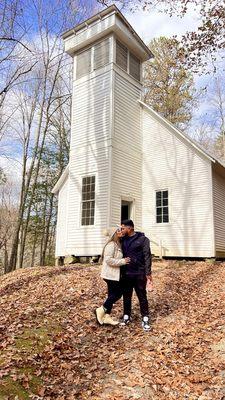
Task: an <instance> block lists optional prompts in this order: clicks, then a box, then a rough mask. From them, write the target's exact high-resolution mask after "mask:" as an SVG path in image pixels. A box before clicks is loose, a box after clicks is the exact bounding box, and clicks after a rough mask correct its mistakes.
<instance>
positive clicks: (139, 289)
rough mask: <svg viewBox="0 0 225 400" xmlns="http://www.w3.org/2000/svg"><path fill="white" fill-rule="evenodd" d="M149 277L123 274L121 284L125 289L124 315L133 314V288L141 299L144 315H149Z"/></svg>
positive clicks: (142, 313)
mask: <svg viewBox="0 0 225 400" xmlns="http://www.w3.org/2000/svg"><path fill="white" fill-rule="evenodd" d="M146 284H147V278H146V276H145V275H133V276H126V275H125V276H123V277H122V280H121V285H122V289H123V309H124V310H123V311H124V315H125V314H126V315H129V316H130V315H131V301H132V294H133V289H134V290H135V292H136V295H137V297H138V300H139V304H140V310H141V315H142V317H148V316H149V307H148V299H147V292H146Z"/></svg>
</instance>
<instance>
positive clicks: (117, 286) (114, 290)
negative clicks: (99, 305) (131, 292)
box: [103, 279, 123, 314]
mask: <svg viewBox="0 0 225 400" xmlns="http://www.w3.org/2000/svg"><path fill="white" fill-rule="evenodd" d="M104 281H105V282H106V283H107V286H108V297H107V299H106V301H105V303H104V304H103V307H104V308H105V309H106V310H107V313H108V314H110V313H111V311H112V307H113V304H114V303H116V302H117V301H118V300H119V299H120V298H121V297H122V295H123V292H122V287H121V283H120V282H118V281H110V280H109V279H104Z"/></svg>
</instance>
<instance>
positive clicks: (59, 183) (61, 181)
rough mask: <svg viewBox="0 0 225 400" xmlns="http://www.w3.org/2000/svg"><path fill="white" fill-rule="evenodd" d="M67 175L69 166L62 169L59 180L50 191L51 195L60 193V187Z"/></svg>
mask: <svg viewBox="0 0 225 400" xmlns="http://www.w3.org/2000/svg"><path fill="white" fill-rule="evenodd" d="M68 175H69V164H68V165H67V167H66V168H65V169H64V171H63V173H62V175H61V176H60V178H59V179H58V181H57V182H56V184H55V186H54V187H53V189H52V191H51V192H52V193H53V194H57V193H58V192H59V191H60V189H61V187H62V185H63V184H64V182H65V180H66V178H67V177H68Z"/></svg>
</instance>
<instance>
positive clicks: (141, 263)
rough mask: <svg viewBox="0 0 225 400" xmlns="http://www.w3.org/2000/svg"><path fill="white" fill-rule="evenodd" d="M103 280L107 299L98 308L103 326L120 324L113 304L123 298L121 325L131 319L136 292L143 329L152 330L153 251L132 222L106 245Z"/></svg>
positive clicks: (119, 229) (126, 222)
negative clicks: (113, 315)
mask: <svg viewBox="0 0 225 400" xmlns="http://www.w3.org/2000/svg"><path fill="white" fill-rule="evenodd" d="M102 260H103V262H102V271H101V277H102V278H103V279H104V280H105V282H106V283H107V287H108V297H107V299H106V301H105V302H104V304H103V305H102V306H101V307H98V308H97V309H96V317H97V320H98V322H99V324H100V325H103V324H108V325H118V324H119V321H115V320H114V319H113V318H112V317H111V315H110V314H111V311H112V307H113V304H114V303H116V302H117V301H118V300H119V299H120V298H121V297H122V296H123V320H122V322H121V325H127V324H129V322H130V320H131V303H132V294H133V290H135V292H136V295H137V297H138V300H139V304H140V310H141V317H142V327H143V329H144V330H145V331H148V330H149V329H150V320H149V306H148V299H147V291H146V290H147V289H148V288H150V287H151V285H152V278H151V251H150V242H149V239H148V238H147V237H146V236H145V235H144V233H141V232H135V231H134V223H133V221H132V220H125V221H123V222H122V224H121V227H120V228H118V229H117V230H115V232H114V233H113V235H112V237H111V238H110V239H109V241H108V242H107V243H106V245H105V247H104V249H103V254H102Z"/></svg>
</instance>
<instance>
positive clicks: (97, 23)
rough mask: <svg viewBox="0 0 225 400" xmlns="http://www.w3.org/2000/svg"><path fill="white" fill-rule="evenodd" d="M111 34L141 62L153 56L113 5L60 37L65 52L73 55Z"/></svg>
mask: <svg viewBox="0 0 225 400" xmlns="http://www.w3.org/2000/svg"><path fill="white" fill-rule="evenodd" d="M112 32H114V33H115V34H116V35H117V36H118V38H120V39H121V40H122V41H123V42H124V44H126V45H127V46H128V47H129V48H131V49H132V48H133V50H134V51H135V53H136V54H137V55H138V56H139V57H140V58H141V60H142V61H145V60H148V59H149V58H151V57H152V56H153V55H152V53H151V51H150V50H149V48H148V47H147V46H146V44H145V43H144V42H143V40H142V39H141V38H140V36H139V35H138V34H137V33H136V32H135V30H134V29H133V28H132V26H131V25H130V23H129V22H128V21H127V19H126V18H125V17H124V15H123V14H122V13H121V12H120V10H119V9H118V8H117V7H116V6H115V5H112V6H110V7H107V8H106V9H104V10H102V11H100V12H99V13H98V14H95V15H94V16H92V17H91V18H88V19H87V20H86V21H84V22H82V23H80V24H78V25H76V26H75V27H74V28H72V29H70V30H68V31H66V32H65V33H64V34H63V35H62V38H63V40H64V42H65V51H66V52H67V53H68V54H70V55H73V54H74V53H76V52H77V51H79V50H81V49H82V48H84V47H86V46H88V45H90V44H91V43H93V42H95V41H96V40H99V39H101V38H103V37H105V36H106V35H107V34H109V33H112Z"/></svg>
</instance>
